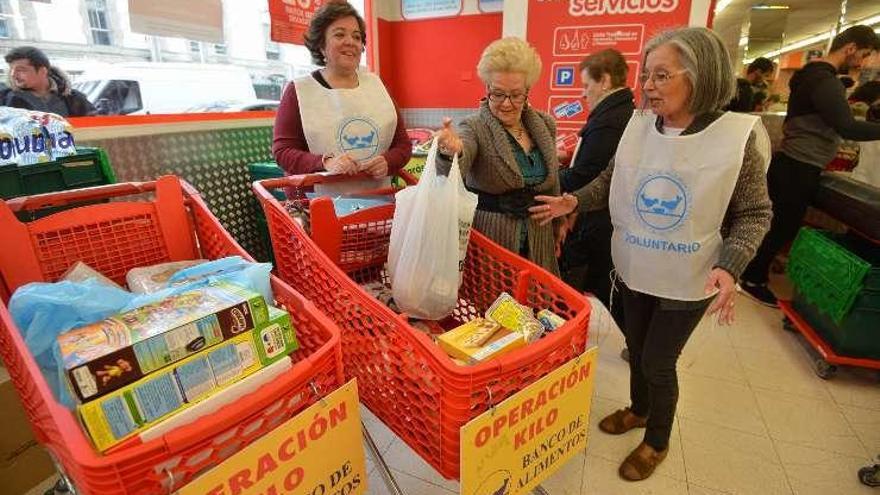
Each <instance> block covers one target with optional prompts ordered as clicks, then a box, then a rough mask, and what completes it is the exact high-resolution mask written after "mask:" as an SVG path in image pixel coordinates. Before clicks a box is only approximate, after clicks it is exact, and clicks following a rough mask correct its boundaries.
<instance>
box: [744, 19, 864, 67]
mask: <svg viewBox="0 0 880 495" xmlns="http://www.w3.org/2000/svg"><path fill="white" fill-rule="evenodd" d="M875 24H880V14H878V15H873V16H871V17H868V18H865V19H862V20H860V21H857V22H850V23H846V24H843V25H841V26H840V30H841V31H843V30H845V29H847V28H849V27H851V26H854V25H865V26H873V25H875ZM875 31H878V32H880V29H878V30H875ZM831 33H832V31H826V32H824V33H822V34H817V35H815V36H810V37H809V38H804V39H802V40H800V41H796V42H794V43H791V44H789V45H785V46H783V47H782V48H780V49H778V50H773V51H771V52H767V53H765V54H763V55H761V56H762V57H766V58H775V57H778V56H780V55H782V54H783V53H788V52H790V51H794V50H797V49H798V48H803V47H805V46H809V45H812V44H814V43H819V42H822V41H827V40H828V39H829V38H831ZM740 41H742V40H740ZM752 60H754V59H752ZM749 62H751V60H746V63H749Z"/></svg>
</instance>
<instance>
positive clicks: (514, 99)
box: [488, 89, 529, 105]
mask: <svg viewBox="0 0 880 495" xmlns="http://www.w3.org/2000/svg"><path fill="white" fill-rule="evenodd" d="M488 96H489V101H491V102H492V103H504V100H510V103H512V104H514V105H522V104H523V103H525V101H526V99H528V97H529V93H528V91H527V92H525V93H515V94H508V93H504V92H501V91H495V90H492V89H490V90H489V93H488Z"/></svg>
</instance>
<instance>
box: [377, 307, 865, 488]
mask: <svg viewBox="0 0 880 495" xmlns="http://www.w3.org/2000/svg"><path fill="white" fill-rule="evenodd" d="M737 308H738V311H739V314H738V315H737V322H736V323H735V324H734V325H733V326H732V327H719V326H717V325H715V324H713V322H712V321H710V320H709V319H706V320H704V321H703V322H702V324H701V325H700V327H699V328H698V329H697V331H696V332H695V334H694V336H693V337H692V338H691V340H690V342H689V343H688V345H687V347H686V348H685V351H684V353H683V355H682V357H681V360H680V361H679V377H680V386H681V395H680V400H679V406H678V415H677V420H676V423H675V426H674V428H673V436H672V441H671V444H670V449H671V450H670V453H669V455H668V457H667V459H666V461H665V462H664V463H663V464H661V465H660V467H659V468H658V470H657V472H656V473H655V474H654V476H652V477H651V478H650V479H648V480H647V481H643V482H639V483H629V482H625V481H622V480H620V479H619V478H618V476H617V466H618V465H619V463H620V462H621V461H622V460H623V458H624V457H626V455H627V454H628V453H629V451H630V450H631V449H632V448H634V447H635V446H636V445H637V444H638V442H639V441H640V440H641V437H640V435H641V433H639V432H635V431H634V432H631V433H629V434H627V435H623V436H622V437H614V436H609V435H605V434H603V433H601V432H600V431H599V430H598V428H597V424H598V422H599V420H600V419H601V418H602V417H603V416H604V415H606V414H608V413H610V412H612V411H614V410H615V409H618V408H620V407H624V406H625V405H627V401H628V385H627V383H628V379H629V378H628V377H629V371H628V367H627V364H626V363H625V362H624V361H623V360H621V359H620V357H619V354H620V351H621V349H622V348H623V346H624V344H623V337H622V336H621V335H620V333H619V332H618V331H617V329H616V327H613V326H611V325H610V317H609V316H608V315H607V313H602V312H597V313H598V314H597V315H596V318H594V322H593V323H594V324H593V327H594V328H593V329H592V330H591V332H592V334H591V340H592V342H593V343H594V344H596V345H598V346H599V367H598V370H597V373H596V387H595V392H594V397H593V405H592V413H591V428H590V438H589V444H588V447H587V450H586V452H585V453H584V454H583V455H578V456H576V457H575V458H574V459H573V460H571V461H570V462H569V463H568V464H567V465H565V466H564V467H563V468H562V469H561V470H560V471H558V472H557V473H556V474H555V475H553V477H551V478H550V479H549V480H547V481H546V482H544V483H543V485H542V486H543V488H544V489H545V490H546V491H547V492H548V493H550V494H552V495H575V494H596V495H614V494H626V495H630V494H635V495H638V494H653V495H665V494H669V495H718V494H755V495H775V494H780V495H782V494H785V495H791V494H796V495H812V494H816V495H820V494H821V495H835V494H841V495H857V494H865V495H872V494H873V495H880V489H874V490H872V489H871V488H868V487H865V486H863V485H861V484H860V483H859V482H858V479H857V478H856V472H857V471H858V469H859V468H861V467H862V466H864V465H867V464H868V463H869V462H871V461H872V460H873V459H874V456H876V455H877V454H880V381H878V376H877V374H875V373H870V372H865V371H864V370H846V369H842V370H841V371H839V372H838V374H837V376H835V377H834V378H833V379H832V380H829V381H825V380H821V379H819V378H818V377H817V376H816V375H815V374H814V373H813V367H812V357H811V354H809V353H808V351H807V350H806V348H805V344H803V343H802V339H800V338H799V337H797V336H795V335H794V334H791V333H788V332H786V331H784V330H783V328H782V324H781V313H779V311H778V310H772V309H769V308H765V307H762V306H759V305H757V304H755V303H754V302H753V301H751V300H750V299H748V298H746V297H745V296H740V298H739V300H738V301H737ZM362 409H363V411H364V416H365V423H366V425H367V428H368V430H369V431H370V432H371V434H372V435H373V437H374V438H375V440H376V443H377V444H378V448H379V449H380V451H381V452H382V455H383V457H384V458H385V461H386V462H387V463H388V465H389V467H390V468H391V470H392V473H393V474H394V476H395V478H396V479H397V481H398V483H399V485H400V487H401V489H402V490H403V492H404V493H405V494H407V495H441V494H450V493H458V484H457V483H456V482H451V481H448V480H444V479H443V478H442V477H440V476H439V475H438V474H437V473H436V472H435V471H434V470H433V469H432V468H431V467H429V466H428V464H427V463H426V462H425V461H423V460H422V459H421V458H419V456H418V455H416V454H415V452H413V451H412V450H410V449H409V447H407V446H406V444H404V443H403V442H402V441H401V440H399V439H398V438H397V437H396V436H395V435H394V434H393V433H391V432H390V431H389V430H388V429H387V428H386V427H385V426H384V425H382V423H381V422H380V421H379V420H377V419H376V418H375V417H374V416H373V415H372V414H371V413H370V412H369V411H368V410H367V409H366V408H362ZM368 469H369V470H370V477H369V480H370V489H369V493H371V494H375V495H386V494H388V493H390V492H389V491H388V489H387V487H386V485H385V483H384V481H383V479H382V477H381V473H380V471H379V470H378V469H377V468H376V465H375V463H374V462H372V461H370V460H369V456H368Z"/></svg>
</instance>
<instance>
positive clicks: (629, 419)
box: [599, 407, 648, 435]
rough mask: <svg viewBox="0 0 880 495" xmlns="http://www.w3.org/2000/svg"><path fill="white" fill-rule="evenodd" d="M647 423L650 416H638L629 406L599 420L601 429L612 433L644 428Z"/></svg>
mask: <svg viewBox="0 0 880 495" xmlns="http://www.w3.org/2000/svg"><path fill="white" fill-rule="evenodd" d="M647 424H648V418H642V417H640V416H636V415H635V414H633V412H632V411H630V409H629V408H628V407H627V408H625V409H618V410H617V411H614V412H613V413H611V414H609V415H608V416H605V419H603V420H602V421H600V422H599V429H600V430H602V431H604V432H605V433H609V434H611V435H623V434H624V433H626V432H628V431H629V430H632V429H633V428H644V427H645V426H646V425H647Z"/></svg>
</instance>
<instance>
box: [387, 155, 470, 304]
mask: <svg viewBox="0 0 880 495" xmlns="http://www.w3.org/2000/svg"><path fill="white" fill-rule="evenodd" d="M436 161H437V140H436V139H435V140H434V142H433V143H432V144H431V150H430V151H429V152H428V158H427V161H426V162H425V170H424V172H423V173H422V176H421V178H420V179H419V183H418V184H417V185H415V186H412V187H407V188H405V189H404V190H402V191H400V192H398V193H397V195H396V199H395V202H396V204H397V206H396V208H395V211H394V219H393V221H392V225H391V239H390V245H389V251H388V274H389V276H390V279H391V290H392V293H393V295H394V302H395V303H396V304H397V306H398V307H399V308H400V310H401V311H402V312H404V313H407V314H408V315H410V316H413V317H416V318H422V319H427V320H439V319H441V318H444V317H446V316H447V315H449V314H450V313H451V312H452V310H453V309H455V305H456V303H457V302H458V287H459V286H460V285H461V271H460V269H461V267H462V266H463V263H462V262H463V261H464V256H465V254H466V253H467V242H468V237H469V236H470V227H471V224H472V223H473V218H474V212H475V211H476V208H477V195H476V194H473V193H471V192H469V191H468V190H467V189H465V187H464V182H463V181H462V178H461V172H460V171H459V168H458V158H457V157H455V158H453V160H452V167H451V168H450V170H449V176H448V177H444V176H442V175H438V174H437V164H436Z"/></svg>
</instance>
